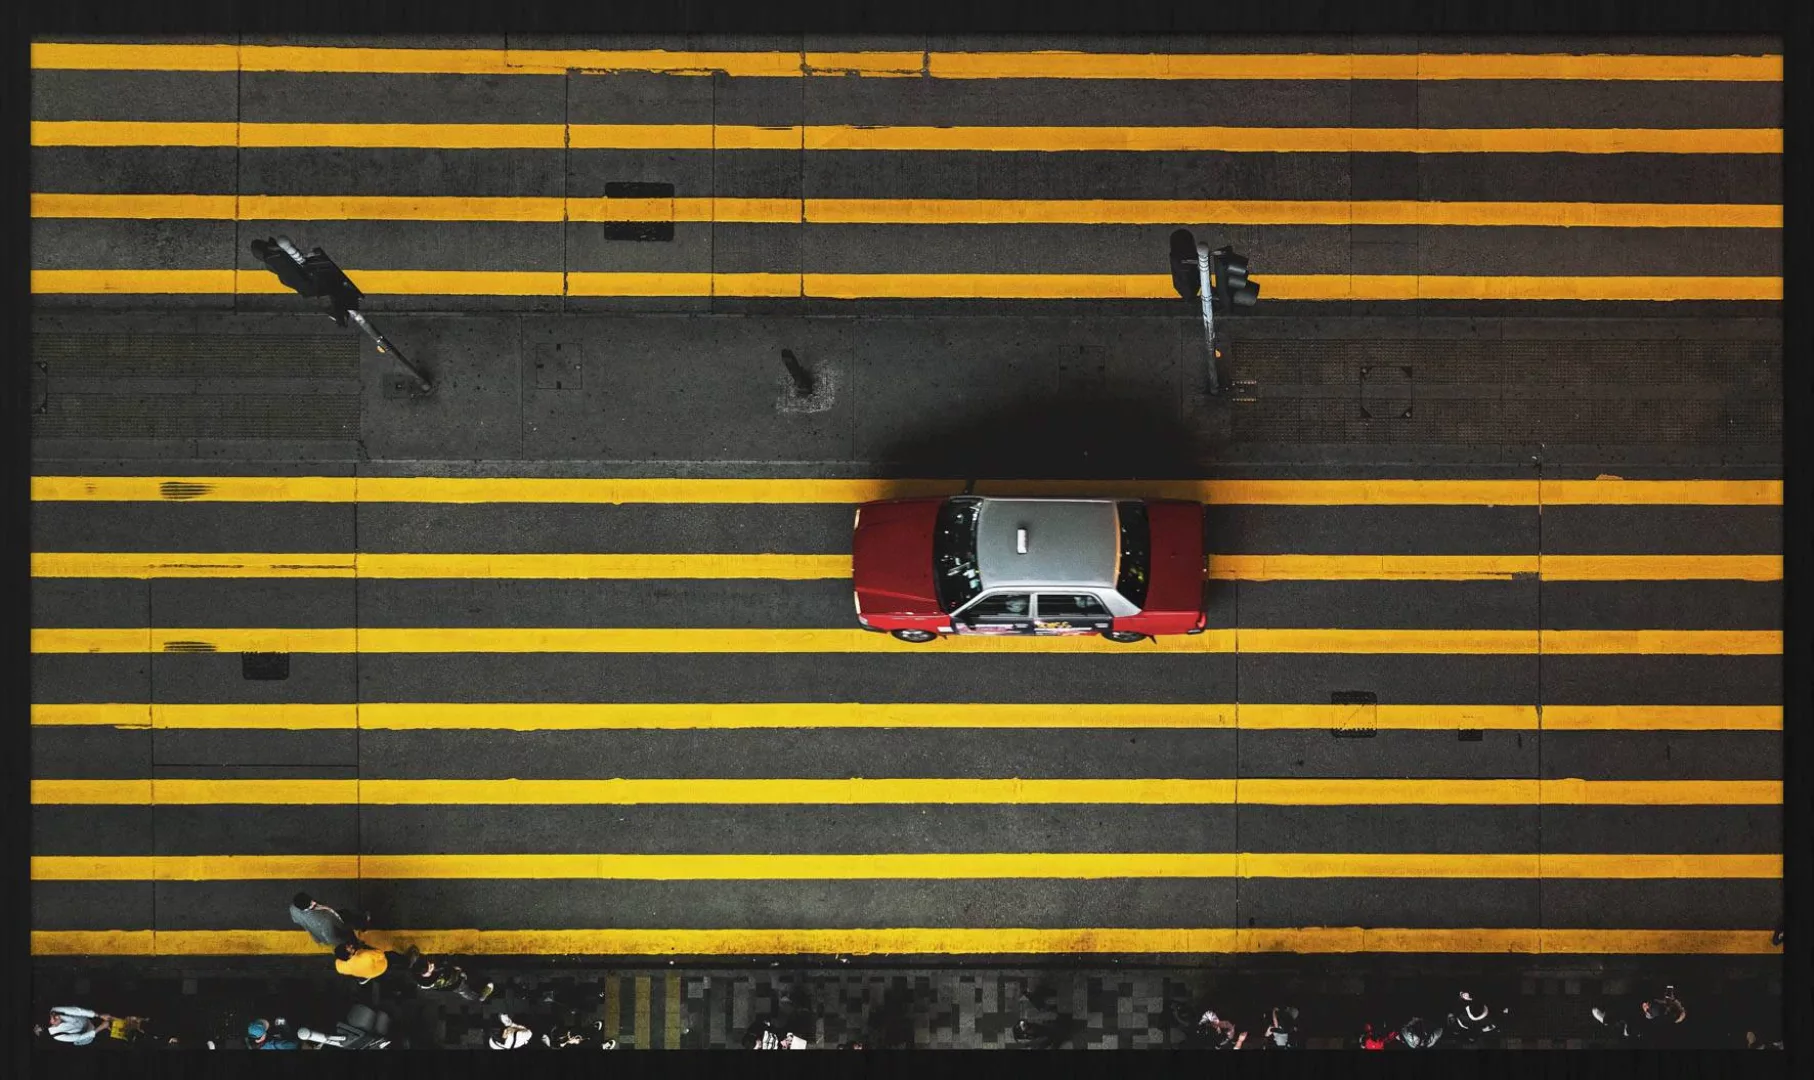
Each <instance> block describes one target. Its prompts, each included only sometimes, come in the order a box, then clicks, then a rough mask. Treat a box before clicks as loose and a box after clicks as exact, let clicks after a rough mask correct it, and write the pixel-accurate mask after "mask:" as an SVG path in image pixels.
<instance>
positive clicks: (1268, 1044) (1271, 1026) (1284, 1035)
mask: <svg viewBox="0 0 1814 1080" xmlns="http://www.w3.org/2000/svg"><path fill="white" fill-rule="evenodd" d="M1297 1037H1298V1010H1297V1006H1295V1005H1282V1006H1281V1005H1275V1006H1273V1009H1272V1012H1271V1014H1270V1022H1269V1023H1268V1024H1267V1025H1266V1034H1265V1036H1264V1037H1263V1038H1262V1040H1261V1042H1260V1046H1261V1047H1263V1048H1264V1049H1267V1050H1295V1049H1297V1045H1298V1042H1297Z"/></svg>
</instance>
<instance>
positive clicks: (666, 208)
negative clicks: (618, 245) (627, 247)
mask: <svg viewBox="0 0 1814 1080" xmlns="http://www.w3.org/2000/svg"><path fill="white" fill-rule="evenodd" d="M613 200H622V201H623V202H624V203H625V204H626V205H625V206H624V207H623V209H625V210H627V211H628V212H630V213H634V214H637V215H639V216H640V215H646V217H642V218H641V220H637V221H607V222H605V239H606V240H631V241H643V242H649V241H657V242H659V241H666V240H672V239H674V185H673V184H656V183H643V182H639V181H620V182H614V183H609V184H606V185H605V206H606V209H607V210H616V209H618V208H615V207H612V206H611V202H612V201H613Z"/></svg>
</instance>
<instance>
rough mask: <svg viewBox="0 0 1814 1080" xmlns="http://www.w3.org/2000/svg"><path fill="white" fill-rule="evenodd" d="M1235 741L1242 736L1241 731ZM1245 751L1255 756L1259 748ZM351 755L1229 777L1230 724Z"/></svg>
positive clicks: (542, 763)
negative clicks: (1218, 727) (1192, 728)
mask: <svg viewBox="0 0 1814 1080" xmlns="http://www.w3.org/2000/svg"><path fill="white" fill-rule="evenodd" d="M1268 734H1275V733H1268ZM1323 737H1324V738H1325V739H1327V738H1328V736H1327V734H1324V736H1323ZM1452 738H1453V737H1452V736H1451V740H1452ZM1241 741H1242V742H1243V743H1244V744H1247V743H1252V742H1254V741H1255V739H1254V735H1253V733H1251V732H1249V733H1244V734H1243V736H1242V740H1241ZM1243 750H1244V751H1245V746H1244V747H1243ZM1256 756H1259V757H1261V759H1262V761H1265V760H1266V758H1265V756H1264V753H1263V751H1262V752H1256ZM1533 756H1534V755H1533ZM359 758H360V769H361V775H363V776H366V777H371V778H380V777H382V778H395V779H415V778H421V779H443V778H448V779H459V778H477V779H489V778H494V777H495V778H510V777H514V778H517V779H524V780H533V779H594V778H601V777H627V778H634V777H652V778H669V777H697V778H703V779H718V778H746V779H758V780H759V779H763V778H766V777H775V776H785V777H790V778H796V777H797V778H802V779H810V778H824V779H833V780H837V779H845V778H848V777H867V778H886V777H915V776H932V777H940V778H964V777H979V778H984V779H996V778H1002V777H1014V778H1019V779H1038V778H1065V777H1079V778H1104V779H1110V778H1122V777H1125V778H1130V779H1144V778H1148V777H1168V778H1171V777H1178V778H1199V777H1202V778H1220V777H1229V776H1234V775H1235V765H1236V759H1235V733H1234V732H1233V731H1232V730H1209V731H1188V730H1186V731H1173V730H1152V731H1117V730H1114V729H1089V728H1084V729H1053V730H1045V731H1036V732H1028V733H1019V732H1017V733H1014V734H1012V735H1008V736H1006V737H1004V734H1003V733H1001V732H996V731H977V730H965V729H962V728H959V729H953V730H939V731H915V730H889V729H867V730H866V729H852V730H845V731H824V730H805V729H799V728H778V729H772V730H759V731H559V732H553V731H536V732H498V731H432V732H427V731H412V732H392V731H367V732H362V733H361V736H360V740H359ZM1242 764H1243V767H1244V768H1246V770H1247V772H1246V774H1247V775H1254V774H1256V773H1257V774H1259V775H1268V770H1267V769H1266V766H1265V764H1261V765H1260V766H1259V767H1258V768H1257V769H1256V768H1253V767H1252V766H1249V765H1247V763H1246V760H1245V759H1244V760H1243V763H1242ZM1361 771H1362V772H1363V773H1364V772H1365V769H1364V768H1363V769H1362V770H1361ZM1501 775H1507V776H1511V775H1517V773H1515V772H1510V773H1504V774H1501ZM907 812H911V811H907Z"/></svg>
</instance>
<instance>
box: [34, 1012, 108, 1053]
mask: <svg viewBox="0 0 1814 1080" xmlns="http://www.w3.org/2000/svg"><path fill="white" fill-rule="evenodd" d="M112 1023H113V1017H111V1016H108V1015H107V1014H106V1013H98V1012H95V1011H94V1010H93V1009H84V1008H82V1007H80V1006H77V1005H58V1006H57V1007H56V1008H54V1009H52V1010H50V1026H49V1027H42V1026H41V1027H39V1028H38V1031H39V1033H40V1034H43V1033H45V1032H48V1033H49V1034H50V1037H51V1038H53V1039H55V1040H57V1041H58V1042H66V1043H71V1044H73V1045H75V1046H87V1045H88V1044H89V1043H91V1042H94V1041H95V1037H96V1036H98V1035H100V1034H101V1033H102V1032H104V1031H106V1030H107V1028H108V1026H109V1025H111V1024H112Z"/></svg>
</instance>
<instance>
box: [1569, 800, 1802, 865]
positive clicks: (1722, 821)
mask: <svg viewBox="0 0 1814 1080" xmlns="http://www.w3.org/2000/svg"><path fill="white" fill-rule="evenodd" d="M1542 818H1543V850H1544V851H1546V852H1553V853H1575V854H1586V853H1589V852H1595V851H1613V852H1617V851H1647V852H1655V853H1658V854H1687V853H1690V852H1695V851H1724V852H1732V853H1734V854H1752V853H1758V854H1769V853H1773V852H1779V851H1781V850H1782V839H1783V824H1782V818H1783V813H1782V808H1781V807H1776V806H1545V807H1543V809H1542Z"/></svg>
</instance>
